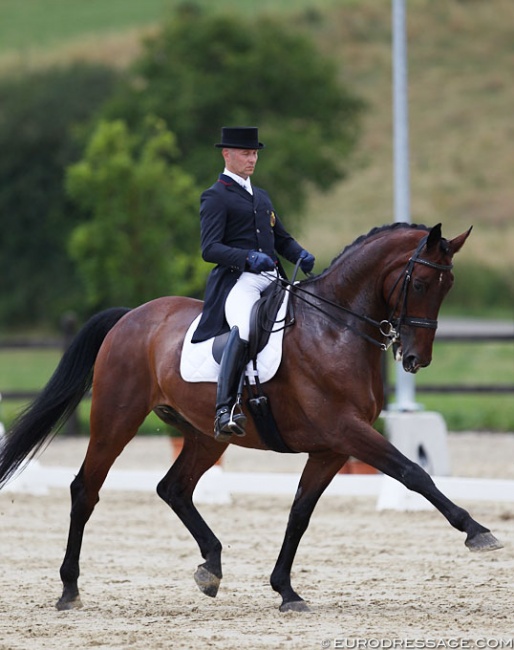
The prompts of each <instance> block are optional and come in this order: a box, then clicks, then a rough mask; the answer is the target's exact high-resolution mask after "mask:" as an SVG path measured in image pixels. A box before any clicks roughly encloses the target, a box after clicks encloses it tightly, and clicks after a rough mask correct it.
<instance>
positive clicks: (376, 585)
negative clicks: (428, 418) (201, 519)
mask: <svg viewBox="0 0 514 650" xmlns="http://www.w3.org/2000/svg"><path fill="white" fill-rule="evenodd" d="M84 446H85V441H83V440H78V441H77V440H67V439H57V440H56V441H54V442H53V443H52V445H51V446H50V448H49V449H48V450H47V451H46V452H45V454H44V456H43V458H42V459H41V460H42V462H44V463H46V464H48V465H56V464H58V463H60V464H61V465H63V466H76V467H78V466H79V465H80V462H81V460H82V454H83V450H84ZM449 446H450V452H451V458H452V467H453V473H454V474H455V475H460V476H466V475H467V476H489V477H491V478H514V435H512V434H511V435H502V436H485V435H484V434H480V435H474V434H466V435H462V434H459V436H450V443H449ZM168 450H169V447H168V441H167V440H166V439H145V438H141V439H136V440H135V441H134V442H133V443H132V444H131V446H130V447H129V448H128V449H127V450H126V452H125V454H124V455H123V456H122V457H121V458H120V460H119V462H118V464H117V467H128V468H134V467H138V468H145V469H155V468H159V467H161V465H162V466H163V467H164V466H165V464H166V462H167V461H166V455H167V454H168ZM230 451H231V452H232V453H231V454H229V456H228V457H227V460H226V462H225V468H226V469H227V470H230V471H239V470H241V471H242V470H245V471H246V470H248V469H250V468H251V469H254V470H259V469H262V468H263V467H265V469H266V471H272V470H273V469H277V470H279V471H297V470H296V466H297V465H301V464H302V463H301V462H299V461H300V459H298V458H296V457H295V458H294V459H293V458H284V457H282V456H279V455H272V456H271V455H268V454H267V453H266V452H244V451H241V450H236V449H234V450H230ZM272 458H273V459H275V460H274V461H273V460H272ZM164 469H165V467H164ZM292 496H293V495H291V498H292ZM290 500H291V499H289V498H285V497H278V498H277V497H276V498H269V497H262V496H261V497H256V496H252V495H244V494H243V495H236V496H235V497H234V498H233V503H232V504H231V505H224V506H221V505H202V506H201V507H200V509H201V512H202V514H203V515H204V516H205V518H206V520H207V521H208V522H209V524H210V525H211V526H212V528H213V529H214V531H215V532H216V534H217V535H218V537H219V538H220V539H221V541H222V542H223V545H224V574H225V575H224V579H223V581H222V585H221V588H220V592H219V594H218V596H217V598H215V599H209V598H207V597H206V596H204V595H202V594H201V593H200V592H199V591H198V589H197V588H196V586H195V584H194V582H193V579H192V574H193V571H194V570H195V568H196V566H197V564H199V563H200V562H201V557H200V556H199V553H198V550H197V547H196V545H195V543H194V542H193V540H192V539H191V538H190V536H189V534H188V533H187V531H186V530H185V529H184V528H183V526H182V525H181V524H180V523H179V521H178V520H177V518H176V517H175V515H173V514H172V513H170V512H169V511H168V509H167V506H165V505H164V503H162V502H161V501H160V500H159V499H158V498H157V497H156V496H155V495H154V494H151V493H148V494H146V493H135V492H134V493H132V492H126V493H125V492H112V491H109V492H106V493H105V494H104V495H103V498H102V501H101V502H100V504H99V505H98V507H97V509H96V510H95V513H94V515H93V517H92V519H91V521H90V523H89V525H88V527H87V529H86V535H85V542H84V548H83V553H82V561H81V568H82V577H81V581H80V585H81V591H82V600H83V603H84V607H83V608H82V609H81V610H76V611H71V612H57V611H56V610H55V608H54V603H55V601H56V600H57V598H58V596H59V595H60V580H59V575H58V569H59V566H60V563H61V561H62V556H63V552H64V547H65V543H66V536H67V525H68V513H69V496H68V491H67V490H65V489H54V490H52V491H51V493H50V494H49V495H48V496H37V497H36V496H30V495H26V494H12V493H8V492H4V493H0V526H1V527H0V557H1V564H0V650H7V649H9V650H14V649H16V650H18V649H20V650H21V649H23V650H29V649H30V650H32V649H34V650H38V649H40V648H52V649H56V648H59V649H62V650H67V649H68V648H69V649H71V648H74V649H75V648H76V649H84V648H94V649H95V650H98V649H103V648H105V649H109V650H114V649H137V650H139V649H142V650H143V649H145V650H146V649H148V650H160V649H165V648H166V649H169V648H173V649H175V648H177V649H184V650H185V649H188V650H190V649H193V648H203V647H206V648H216V649H222V648H223V650H232V649H236V648H238V649H239V648H256V649H260V648H272V649H275V648H276V649H282V648H288V649H293V648H294V649H295V650H296V649H297V648H298V649H300V648H301V649H303V648H305V649H308V648H321V647H325V648H336V647H347V648H357V647H362V648H364V647H370V648H372V647H375V648H378V647H380V648H392V647H397V648H402V647H404V648H408V647H411V648H414V647H421V646H420V645H419V643H420V642H421V640H423V639H429V640H431V641H430V642H436V641H437V642H438V643H439V645H438V647H439V648H442V647H458V648H468V647H473V645H472V644H473V642H474V641H476V640H478V645H477V646H476V647H484V648H491V647H494V648H500V647H509V648H510V649H511V650H512V648H513V647H514V641H513V638H514V496H513V502H512V503H509V502H507V503H502V504H494V503H486V502H476V503H473V502H463V503H462V505H464V506H465V507H466V508H468V509H469V510H470V511H471V512H472V514H473V516H474V517H475V518H476V519H478V520H479V521H480V522H481V523H483V524H484V525H487V526H488V527H490V528H491V529H492V530H493V532H494V533H495V534H496V535H497V536H498V537H499V538H500V539H501V540H502V541H503V542H504V544H505V548H504V549H503V550H501V551H497V552H494V553H489V554H487V553H486V554H483V555H480V554H479V555H477V554H472V553H470V552H469V551H468V550H467V549H466V548H465V546H464V544H463V542H464V539H463V536H462V534H461V533H458V532H457V531H455V530H454V529H452V528H451V527H450V526H449V525H448V524H447V523H446V522H445V521H444V519H442V517H441V516H440V515H439V514H438V513H436V512H414V513H413V512H411V513H401V512H389V511H388V512H377V511H376V509H375V500H374V499H371V498H363V497H359V498H350V497H326V498H324V499H322V501H321V502H320V504H319V506H318V508H317V509H316V511H315V514H314V516H313V518H312V521H311V525H310V527H309V530H308V531H307V533H306V535H305V537H304V539H303V541H302V544H301V546H300V550H299V553H298V556H297V559H296V562H295V566H294V572H293V580H294V584H295V586H296V588H297V590H298V591H299V592H300V593H301V594H302V596H303V597H304V598H305V599H306V600H307V601H308V602H309V604H310V606H311V609H312V611H311V613H308V614H281V613H280V612H279V611H278V609H277V608H278V605H279V604H280V603H279V598H278V596H277V595H276V594H275V593H274V592H273V591H272V590H271V588H270V586H269V574H270V572H271V570H272V568H273V565H274V562H275V559H276V556H277V554H278V550H279V548H280V544H281V541H282V536H283V533H284V528H285V524H286V521H287V516H288V510H289V505H290ZM500 637H501V638H503V639H508V641H506V642H505V643H504V644H496V645H494V644H493V645H492V643H493V642H491V641H490V640H491V639H492V638H500ZM456 639H460V640H461V641H459V642H457V641H455V640H456ZM398 640H401V642H400V641H398ZM482 640H484V641H482ZM358 644H360V646H359V645H358ZM364 644H367V645H364ZM393 644H396V645H395V646H393ZM415 644H418V645H415ZM441 644H443V645H441ZM456 644H457V645H456ZM480 644H482V646H480ZM486 644H487V645H486ZM426 647H430V646H429V644H426ZM432 647H435V646H432Z"/></svg>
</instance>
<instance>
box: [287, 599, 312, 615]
mask: <svg viewBox="0 0 514 650" xmlns="http://www.w3.org/2000/svg"><path fill="white" fill-rule="evenodd" d="M279 610H280V611H281V612H310V611H311V610H310V607H309V606H308V605H307V603H306V602H305V600H291V601H290V602H288V603H282V605H280V607H279Z"/></svg>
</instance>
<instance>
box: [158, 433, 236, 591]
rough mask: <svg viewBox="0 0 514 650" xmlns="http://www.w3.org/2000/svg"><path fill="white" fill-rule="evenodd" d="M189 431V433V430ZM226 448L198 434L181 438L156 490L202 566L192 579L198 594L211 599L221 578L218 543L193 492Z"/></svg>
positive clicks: (219, 544) (219, 547) (220, 547)
mask: <svg viewBox="0 0 514 650" xmlns="http://www.w3.org/2000/svg"><path fill="white" fill-rule="evenodd" d="M190 431H193V429H191V430H190ZM226 448H227V445H222V444H220V443H219V442H216V441H215V440H214V439H213V438H208V437H206V436H204V435H202V434H200V433H197V432H194V433H190V435H187V436H186V437H185V438H184V447H183V449H182V452H181V454H180V456H179V457H178V458H177V460H176V461H175V463H174V465H173V467H172V468H171V469H170V470H169V472H168V473H167V474H166V476H165V477H164V478H163V479H162V480H161V481H160V482H159V485H158V486H157V494H158V495H159V496H160V497H161V498H162V499H163V500H164V501H165V502H166V503H167V504H168V505H169V506H170V507H171V509H172V510H173V512H175V513H176V515H177V516H178V517H179V519H180V520H181V521H182V523H183V524H184V525H185V527H186V528H187V529H188V530H189V532H190V533H191V535H192V536H193V537H194V539H195V540H196V543H197V544H198V547H199V548H200V553H201V554H202V557H203V558H204V560H205V562H204V563H203V564H201V565H200V566H199V567H198V568H197V570H196V572H195V575H194V578H195V582H196V584H197V585H198V587H199V589H200V591H202V592H203V593H204V594H206V595H207V596H211V597H213V598H214V597H215V596H216V594H217V593H218V588H219V585H220V581H221V579H222V577H223V574H222V570H221V550H222V546H221V542H220V541H219V539H218V538H217V537H216V536H215V535H214V533H213V532H212V530H211V529H210V528H209V526H208V525H207V524H206V523H205V521H204V519H203V518H202V516H201V515H200V513H199V512H198V510H197V509H196V507H195V505H194V504H193V492H194V489H195V487H196V485H197V483H198V481H199V480H200V478H201V477H202V475H203V474H204V473H205V472H206V471H207V470H208V469H209V468H211V467H212V466H213V465H214V463H215V462H216V461H217V460H218V459H219V458H220V457H221V456H222V454H223V452H224V451H225V449H226Z"/></svg>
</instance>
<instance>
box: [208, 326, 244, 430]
mask: <svg viewBox="0 0 514 650" xmlns="http://www.w3.org/2000/svg"><path fill="white" fill-rule="evenodd" d="M247 350H248V343H246V341H242V340H241V339H240V338H239V329H238V328H237V327H233V328H232V330H231V331H230V336H229V337H228V341H227V344H226V346H225V349H224V350H223V356H222V357H221V366H220V374H219V377H218V389H217V393H216V419H215V420H214V437H215V438H216V440H218V441H219V442H228V441H229V440H230V437H231V436H232V434H233V433H235V434H236V435H237V436H244V435H245V433H246V432H245V425H246V416H245V415H244V413H243V412H242V410H241V407H240V405H239V403H238V401H237V392H238V388H239V384H240V381H241V377H242V374H243V370H244V368H245V366H246V364H247V362H248V360H247V358H246V354H247Z"/></svg>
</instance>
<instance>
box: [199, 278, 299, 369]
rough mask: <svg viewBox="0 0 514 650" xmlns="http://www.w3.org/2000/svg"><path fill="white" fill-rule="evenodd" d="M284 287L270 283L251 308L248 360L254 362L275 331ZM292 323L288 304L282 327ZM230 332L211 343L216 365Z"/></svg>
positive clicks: (278, 283)
mask: <svg viewBox="0 0 514 650" xmlns="http://www.w3.org/2000/svg"><path fill="white" fill-rule="evenodd" d="M285 292H286V287H285V286H284V285H283V284H282V283H280V282H272V283H271V284H270V285H269V286H268V287H266V289H265V290H264V291H263V292H262V295H261V297H260V298H259V300H258V301H257V302H256V303H255V304H254V306H253V307H252V311H251V313H250V340H249V342H248V360H249V361H254V360H255V359H256V358H257V355H258V354H259V352H262V350H263V349H264V348H265V347H266V345H267V343H268V341H269V337H270V334H271V333H272V331H274V330H275V331H276V330H277V329H278V328H277V325H278V327H280V324H279V323H278V321H277V315H278V312H279V310H280V306H281V305H282V302H283V300H284V297H285ZM293 322H294V317H293V313H292V309H291V303H288V306H287V313H286V317H285V318H284V321H283V325H282V326H283V327H284V328H286V327H289V326H290V325H292V324H293ZM229 334H230V332H225V333H224V334H220V335H219V336H216V337H215V339H214V341H213V342H212V356H213V357H214V359H215V361H216V362H217V363H221V357H222V355H223V350H224V349H225V345H226V343H227V340H228V337H229Z"/></svg>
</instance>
